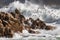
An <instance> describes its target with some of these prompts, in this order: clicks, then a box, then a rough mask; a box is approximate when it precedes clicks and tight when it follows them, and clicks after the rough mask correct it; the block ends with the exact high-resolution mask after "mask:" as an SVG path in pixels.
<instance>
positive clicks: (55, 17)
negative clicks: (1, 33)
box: [0, 1, 60, 23]
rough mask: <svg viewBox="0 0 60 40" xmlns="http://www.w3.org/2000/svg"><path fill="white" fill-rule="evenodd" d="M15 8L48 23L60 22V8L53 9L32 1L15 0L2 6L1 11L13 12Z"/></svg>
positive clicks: (25, 14)
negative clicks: (21, 0)
mask: <svg viewBox="0 0 60 40" xmlns="http://www.w3.org/2000/svg"><path fill="white" fill-rule="evenodd" d="M15 8H17V9H18V10H20V11H21V12H22V14H23V15H24V16H25V17H26V18H28V17H32V18H34V19H36V18H40V19H41V20H43V21H45V22H48V23H52V22H56V23H60V9H52V8H49V7H46V6H45V5H44V6H41V5H37V4H32V3H30V2H26V3H20V2H19V1H14V2H12V3H10V4H9V5H8V6H6V7H3V8H1V9H0V11H4V12H11V11H14V10H15Z"/></svg>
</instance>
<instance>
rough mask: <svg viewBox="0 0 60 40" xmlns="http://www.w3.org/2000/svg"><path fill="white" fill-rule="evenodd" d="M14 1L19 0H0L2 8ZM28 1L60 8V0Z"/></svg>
mask: <svg viewBox="0 0 60 40" xmlns="http://www.w3.org/2000/svg"><path fill="white" fill-rule="evenodd" d="M13 1H17V0H0V8H1V7H3V6H6V5H8V4H9V3H11V2H13ZM19 1H20V2H22V3H25V0H19ZM28 1H30V2H31V3H34V4H38V5H40V4H42V5H48V6H51V7H57V8H58V7H59V8H60V0H28Z"/></svg>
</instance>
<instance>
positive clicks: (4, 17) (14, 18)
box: [0, 9, 55, 38]
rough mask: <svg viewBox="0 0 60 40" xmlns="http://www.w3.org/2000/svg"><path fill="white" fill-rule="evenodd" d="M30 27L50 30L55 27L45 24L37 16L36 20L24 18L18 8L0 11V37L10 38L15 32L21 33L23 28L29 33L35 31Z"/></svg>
mask: <svg viewBox="0 0 60 40" xmlns="http://www.w3.org/2000/svg"><path fill="white" fill-rule="evenodd" d="M32 29H46V30H52V29H55V28H54V27H53V26H48V25H46V24H45V23H44V22H43V21H42V20H40V19H39V18H38V19H36V20H34V19H32V18H29V19H25V17H24V15H22V14H21V13H20V12H19V10H18V9H15V12H10V13H5V12H0V37H2V36H5V37H8V38H12V37H13V34H14V33H15V32H20V33H22V31H23V30H27V31H28V32H29V33H37V32H36V31H34V30H32Z"/></svg>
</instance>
